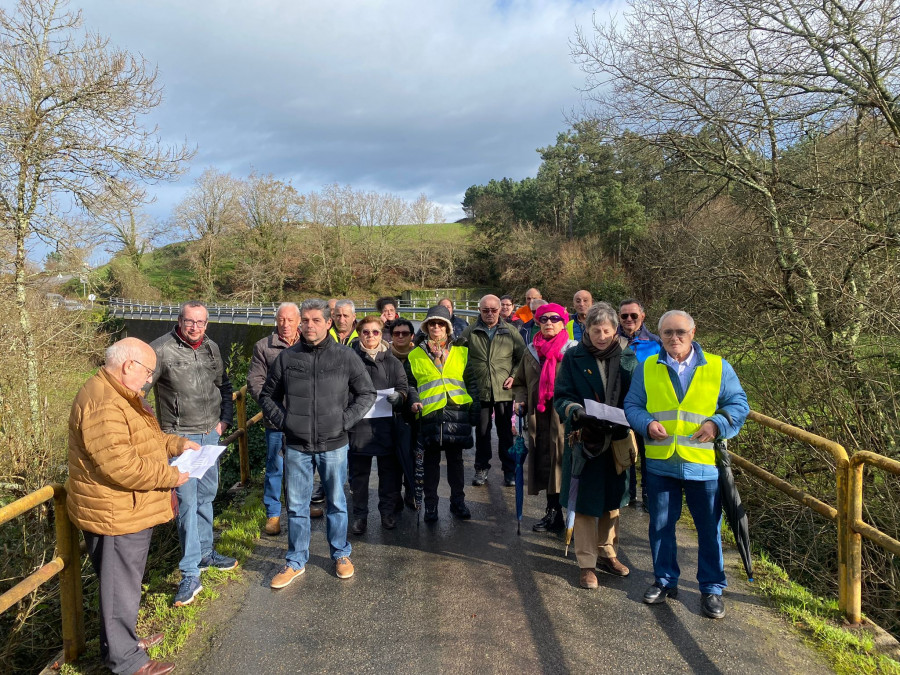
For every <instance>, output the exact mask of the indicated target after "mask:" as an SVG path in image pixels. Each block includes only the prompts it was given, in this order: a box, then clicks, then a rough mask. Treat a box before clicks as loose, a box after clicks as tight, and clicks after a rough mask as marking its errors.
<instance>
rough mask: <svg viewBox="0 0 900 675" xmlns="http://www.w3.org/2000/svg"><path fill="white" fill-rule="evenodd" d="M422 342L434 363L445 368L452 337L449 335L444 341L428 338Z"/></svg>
mask: <svg viewBox="0 0 900 675" xmlns="http://www.w3.org/2000/svg"><path fill="white" fill-rule="evenodd" d="M422 344H423V345H424V346H425V351H426V352H427V353H428V356H430V357H431V360H432V361H434V365H436V366H437V367H438V368H443V367H444V362H445V361H446V360H447V356H449V354H450V338H449V337H448V338H447V339H445V340H444V341H443V342H436V341H434V340H431V339H426V340H425V341H424V342H423V343H422Z"/></svg>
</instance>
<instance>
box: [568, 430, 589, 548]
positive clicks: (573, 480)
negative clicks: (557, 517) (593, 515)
mask: <svg viewBox="0 0 900 675" xmlns="http://www.w3.org/2000/svg"><path fill="white" fill-rule="evenodd" d="M586 464H587V458H586V457H585V456H584V452H583V445H582V442H581V441H580V440H579V441H576V442H575V443H572V475H571V476H570V478H569V501H568V502H567V503H566V552H565V555H567V556H568V555H569V544H571V543H572V533H573V532H574V531H575V504H576V503H577V501H578V483H579V482H580V479H581V472H582V471H584V467H585V465H586Z"/></svg>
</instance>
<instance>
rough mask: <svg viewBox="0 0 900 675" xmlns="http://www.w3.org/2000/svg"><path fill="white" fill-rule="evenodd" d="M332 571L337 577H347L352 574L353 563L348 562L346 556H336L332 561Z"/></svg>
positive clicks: (348, 559)
mask: <svg viewBox="0 0 900 675" xmlns="http://www.w3.org/2000/svg"><path fill="white" fill-rule="evenodd" d="M334 571H335V574H337V576H338V579H349V578H350V577H352V576H353V572H354V570H353V563H352V562H350V558H348V557H347V556H344V557H343V558H338V559H337V560H335V562H334Z"/></svg>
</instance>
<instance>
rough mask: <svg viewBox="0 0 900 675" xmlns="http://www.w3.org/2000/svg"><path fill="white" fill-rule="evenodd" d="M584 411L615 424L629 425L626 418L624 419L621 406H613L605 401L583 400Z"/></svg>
mask: <svg viewBox="0 0 900 675" xmlns="http://www.w3.org/2000/svg"><path fill="white" fill-rule="evenodd" d="M584 411H585V412H586V413H587V414H588V415H591V416H592V417H596V418H598V419H601V420H609V421H610V422H615V423H616V424H621V425H623V426H626V427H630V426H631V425H630V424H628V420H627V419H625V411H624V410H622V409H621V408H614V407H613V406H611V405H606V404H605V403H597V401H585V402H584Z"/></svg>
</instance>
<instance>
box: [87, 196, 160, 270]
mask: <svg viewBox="0 0 900 675" xmlns="http://www.w3.org/2000/svg"><path fill="white" fill-rule="evenodd" d="M99 220H100V224H101V226H102V227H103V231H102V233H100V236H101V237H102V239H103V240H105V241H106V243H107V245H108V247H109V248H107V251H108V252H109V253H116V254H120V255H122V256H124V257H125V258H126V259H127V260H128V261H129V262H130V263H131V266H132V267H134V269H135V271H136V272H142V271H143V269H144V254H145V253H147V252H148V251H149V250H150V249H151V248H152V247H153V244H154V242H155V241H156V240H157V239H159V238H160V237H161V236H162V235H163V234H165V231H166V228H165V227H163V226H162V225H161V224H160V223H157V222H156V221H154V220H153V218H151V217H150V216H149V215H148V214H147V213H145V212H143V211H142V210H140V209H139V208H137V207H135V206H132V205H126V206H122V207H121V208H111V209H109V210H106V211H105V212H104V213H103V214H101V215H100V216H99Z"/></svg>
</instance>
